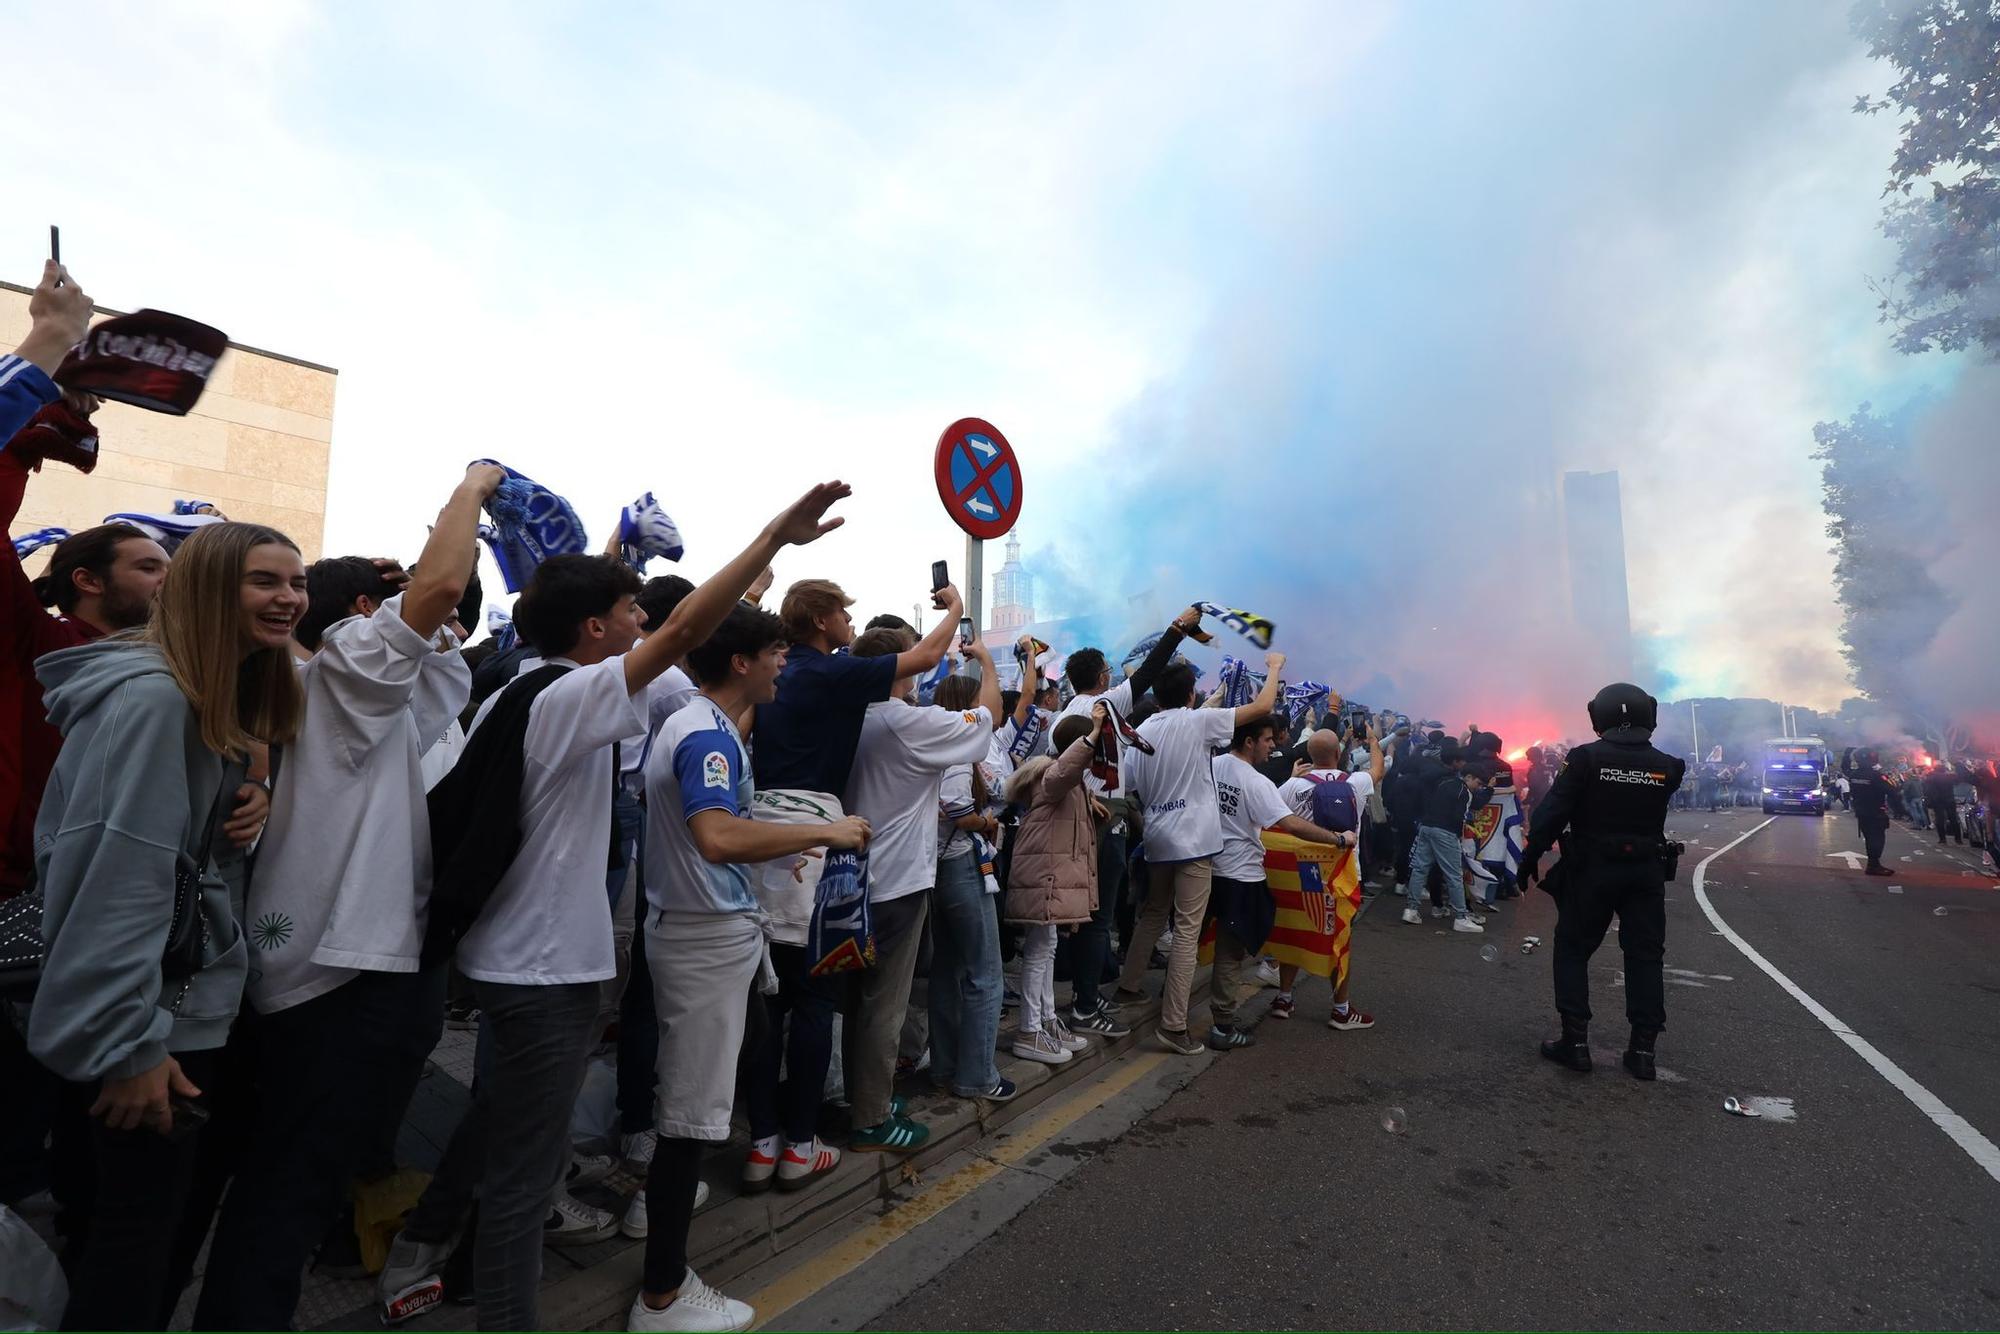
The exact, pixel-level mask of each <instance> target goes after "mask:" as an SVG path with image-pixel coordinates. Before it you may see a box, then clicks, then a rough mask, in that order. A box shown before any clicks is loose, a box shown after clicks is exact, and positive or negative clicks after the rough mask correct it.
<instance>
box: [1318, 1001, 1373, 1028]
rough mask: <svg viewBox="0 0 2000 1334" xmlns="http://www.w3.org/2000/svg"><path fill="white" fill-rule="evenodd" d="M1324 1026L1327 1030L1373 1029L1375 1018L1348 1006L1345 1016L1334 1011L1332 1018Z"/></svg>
mask: <svg viewBox="0 0 2000 1334" xmlns="http://www.w3.org/2000/svg"><path fill="white" fill-rule="evenodd" d="M1326 1026H1327V1027H1328V1028H1339V1029H1350V1028H1373V1027H1375V1016H1374V1015H1372V1014H1367V1013H1365V1012H1363V1011H1361V1010H1357V1009H1355V1008H1353V1007H1352V1006H1349V1007H1348V1010H1347V1013H1346V1014H1342V1013H1341V1012H1340V1011H1338V1010H1335V1011H1334V1012H1333V1017H1332V1018H1331V1019H1329V1020H1327V1021H1326Z"/></svg>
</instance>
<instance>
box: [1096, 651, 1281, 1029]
mask: <svg viewBox="0 0 2000 1334" xmlns="http://www.w3.org/2000/svg"><path fill="white" fill-rule="evenodd" d="M1284 665H1285V655H1284V654H1282V653H1271V654H1267V655H1265V658H1264V668H1265V677H1264V688H1263V690H1261V691H1259V692H1258V694H1257V698H1255V699H1253V700H1251V701H1250V702H1249V703H1248V704H1245V705H1243V706H1241V707H1240V708H1235V709H1196V708H1191V707H1189V706H1190V705H1192V704H1193V703H1194V682H1195V674H1194V668H1193V667H1191V666H1189V665H1188V664H1186V663H1178V662H1177V663H1172V664H1169V665H1168V666H1167V667H1166V669H1165V670H1163V671H1162V672H1161V673H1160V678H1159V680H1157V681H1155V682H1154V683H1153V698H1154V700H1155V701H1157V702H1158V704H1159V706H1160V711H1159V712H1158V713H1156V714H1154V715H1153V716H1152V717H1150V718H1148V719H1147V720H1146V721H1145V722H1143V723H1141V724H1140V725H1139V735H1140V737H1142V738H1143V739H1144V740H1145V741H1146V742H1147V743H1148V744H1150V745H1151V746H1152V748H1153V753H1152V754H1150V755H1148V754H1145V753H1144V752H1141V753H1139V754H1135V755H1132V756H1130V757H1129V760H1128V765H1127V768H1128V772H1129V774H1130V776H1131V780H1132V788H1133V790H1134V791H1135V792H1137V793H1138V801H1139V806H1140V810H1141V811H1142V812H1143V814H1144V819H1145V822H1146V843H1145V847H1146V866H1147V873H1148V875H1149V876H1150V877H1151V881H1152V883H1151V884H1150V885H1149V886H1148V893H1147V897H1146V906H1145V911H1143V912H1142V913H1140V914H1139V920H1138V922H1137V924H1136V925H1135V926H1134V928H1133V935H1132V940H1131V942H1130V946H1129V948H1127V950H1126V951H1125V969H1124V972H1123V973H1122V974H1121V975H1120V976H1119V979H1118V985H1119V988H1120V989H1121V990H1124V991H1137V990H1139V988H1140V985H1141V984H1142V983H1143V982H1144V981H1145V978H1146V964H1147V960H1148V953H1149V951H1148V949H1147V945H1148V942H1150V941H1154V940H1158V939H1159V938H1160V932H1161V931H1162V930H1164V929H1165V928H1166V926H1167V923H1168V920H1169V918H1171V919H1172V922H1173V928H1174V948H1173V953H1172V954H1171V955H1170V956H1169V957H1168V960H1167V981H1166V988H1165V990H1164V991H1163V992H1162V993H1161V995H1160V1026H1159V1029H1158V1032H1157V1036H1158V1038H1159V1039H1160V1041H1161V1042H1162V1043H1163V1044H1165V1046H1166V1048H1167V1050H1168V1051H1171V1052H1175V1053H1178V1054H1179V1055H1182V1056H1194V1055H1197V1054H1199V1053H1200V1051H1201V1048H1202V1044H1201V1042H1200V1041H1199V1040H1197V1039H1195V1038H1193V1037H1190V1036H1189V1035H1188V1031H1187V1013H1188V992H1189V989H1190V988H1191V987H1192V986H1193V985H1194V965H1195V957H1196V955H1198V954H1199V953H1200V952H1201V924H1202V920H1203V918H1205V917H1206V916H1207V914H1208V895H1209V888H1210V882H1211V880H1212V879H1213V877H1214V874H1215V861H1214V858H1215V854H1216V853H1218V852H1220V851H1221V850H1222V818H1221V813H1220V807H1219V804H1218V802H1217V798H1216V795H1215V771H1214V767H1213V765H1212V764H1211V763H1210V761H1211V760H1212V759H1213V758H1214V755H1215V752H1217V751H1219V750H1222V749H1225V748H1226V747H1227V746H1228V745H1229V743H1230V740H1231V738H1232V737H1234V736H1235V734H1236V729H1237V728H1238V727H1241V726H1242V725H1243V724H1245V723H1248V722H1254V721H1255V720H1257V719H1259V718H1263V717H1266V716H1268V715H1269V714H1270V712H1271V709H1272V707H1273V706H1274V705H1276V703H1277V702H1278V673H1279V672H1280V671H1282V670H1283V668H1284Z"/></svg>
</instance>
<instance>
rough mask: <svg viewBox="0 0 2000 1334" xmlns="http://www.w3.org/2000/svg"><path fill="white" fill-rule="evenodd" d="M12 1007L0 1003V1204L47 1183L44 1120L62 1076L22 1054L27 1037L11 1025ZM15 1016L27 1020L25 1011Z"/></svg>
mask: <svg viewBox="0 0 2000 1334" xmlns="http://www.w3.org/2000/svg"><path fill="white" fill-rule="evenodd" d="M11 1008H12V1007H7V1008H6V1009H0V1089H5V1090H6V1091H7V1092H6V1100H7V1101H6V1110H5V1111H4V1112H0V1204H13V1203H15V1202H16V1201H19V1200H23V1199H26V1198H27V1197H28V1196H30V1195H33V1194H35V1193H36V1192H37V1191H41V1190H46V1189H48V1185H49V1151H48V1142H49V1125H50V1122H51V1121H52V1120H53V1119H54V1118H55V1114H56V1094H57V1091H58V1090H59V1089H60V1088H61V1087H62V1080H60V1079H58V1078H57V1077H56V1076H55V1074H54V1072H53V1071H51V1070H50V1069H49V1068H48V1067H47V1066H45V1065H43V1064H42V1063H41V1062H40V1061H38V1060H36V1059H35V1058H34V1057H33V1056H30V1055H29V1054H28V1040H27V1038H26V1037H24V1036H23V1035H22V1033H21V1030H20V1028H18V1027H16V1025H15V1019H14V1016H13V1014H11V1013H10V1012H9V1011H10V1010H11ZM20 1022H21V1023H23V1024H25V1023H26V1022H27V1012H26V1011H25V1010H24V1011H22V1013H21V1019H20Z"/></svg>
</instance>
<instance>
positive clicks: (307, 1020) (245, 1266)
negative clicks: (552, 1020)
mask: <svg viewBox="0 0 2000 1334" xmlns="http://www.w3.org/2000/svg"><path fill="white" fill-rule="evenodd" d="M444 997H445V973H444V969H443V968H441V967H433V968H431V969H429V970H427V971H425V972H421V973H361V974H359V975H358V976H356V977H355V978H354V979H353V980H352V981H349V982H345V983H343V984H342V985H340V986H339V987H336V988H335V989H334V990H332V991H329V992H327V993H326V994H325V995H323V996H316V997H314V998H313V999H312V1000H309V1001H306V1002H305V1003H303V1004H301V1005H295V1006H293V1007H291V1008H290V1009H286V1010H280V1011H278V1012H277V1013H276V1014H271V1015H258V1014H255V1013H253V1012H250V1011H247V1010H246V1011H245V1012H244V1014H243V1015H242V1016H241V1017H239V1018H238V1020H237V1032H236V1033H235V1034H233V1035H232V1037H231V1044H230V1045H231V1047H232V1048H237V1047H238V1046H239V1044H247V1050H243V1051H241V1052H240V1054H241V1055H242V1056H243V1057H245V1058H246V1061H247V1067H248V1069H247V1072H246V1073H247V1082H248V1086H249V1094H248V1098H247V1101H246V1102H245V1103H244V1104H243V1107H242V1111H243V1112H244V1113H245V1115H243V1116H241V1117H232V1118H231V1125H230V1129H231V1130H232V1131H233V1132H234V1134H235V1135H236V1136H239V1137H240V1138H239V1139H238V1142H237V1144H236V1146H235V1147H236V1153H235V1155H234V1158H233V1161H227V1162H224V1163H221V1164H217V1165H216V1166H215V1167H213V1168H205V1170H204V1172H203V1177H204V1178H205V1180H204V1182H203V1183H202V1186H201V1187H200V1188H198V1192H197V1193H198V1194H201V1195H204V1196H206V1199H205V1200H204V1201H203V1202H204V1203H212V1201H213V1199H214V1196H215V1194H216V1192H217V1191H218V1188H219V1187H220V1185H221V1182H220V1181H217V1180H216V1179H215V1173H216V1169H217V1168H219V1169H220V1175H222V1176H223V1177H225V1178H227V1177H231V1176H233V1178H234V1180H233V1181H231V1182H230V1184H229V1187H228V1195H227V1198H226V1199H225V1200H224V1201H223V1203H222V1209H221V1217H220V1219H219V1221H218V1222H217V1225H216V1231H215V1241H214V1243H213V1245H212V1247H211V1249H210V1251H209V1258H208V1266H207V1268H206V1270H205V1271H204V1278H203V1280H202V1288H201V1299H200V1301H199V1302H198V1303H197V1304H196V1306H195V1328H197V1329H284V1328H286V1327H287V1326H289V1325H290V1323H291V1321H292V1317H293V1315H294V1313H295V1311H296V1308H297V1307H298V1303H299V1288H300V1283H301V1280H302V1276H303V1274H304V1271H305V1267H306V1262H307V1261H308V1260H310V1259H311V1258H312V1253H313V1251H314V1249H315V1248H316V1247H317V1246H318V1245H319V1243H320V1241H321V1239H322V1238H324V1237H325V1236H326V1231H327V1224H328V1223H329V1222H330V1221H331V1220H332V1218H333V1217H334V1215H335V1214H337V1213H338V1212H339V1211H340V1208H341V1205H342V1203H343V1202H344V1201H345V1200H346V1198H347V1190H348V1186H349V1183H350V1182H351V1181H352V1179H353V1177H354V1175H355V1173H356V1171H357V1170H358V1169H359V1168H360V1166H361V1165H362V1161H363V1159H364V1158H365V1157H366V1156H367V1154H368V1152H369V1150H370V1149H371V1148H372V1147H374V1145H375V1144H376V1142H377V1141H378V1139H379V1138H380V1136H381V1130H382V1127H383V1126H384V1125H385V1124H387V1125H390V1126H393V1125H395V1124H397V1123H399V1122H400V1121H401V1120H402V1116H403V1112H404V1110H405V1107H406V1105H407V1104H408V1102H409V1095H410V1091H411V1090H412V1089H413V1088H414V1087H415V1083H416V1077H418V1076H421V1074H422V1072H423V1068H424V1062H425V1060H426V1059H427V1058H428V1057H429V1055H430V1052H431V1049H432V1048H433V1047H435V1046H436V1045H437V1040H438V1036H439V1033H440V1032H441V1030H442V1029H443V1027H444ZM189 1224H190V1235H186V1236H184V1238H183V1254H191V1253H192V1252H191V1249H190V1248H189V1246H188V1243H189V1242H191V1243H192V1246H193V1247H197V1248H198V1247H199V1245H200V1240H201V1236H200V1234H201V1232H202V1231H205V1230H206V1225H207V1218H206V1217H205V1216H203V1217H195V1216H193V1215H192V1214H190V1217H189Z"/></svg>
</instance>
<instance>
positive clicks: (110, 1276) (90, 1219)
mask: <svg viewBox="0 0 2000 1334" xmlns="http://www.w3.org/2000/svg"><path fill="white" fill-rule="evenodd" d="M220 1056H221V1053H220V1052H219V1051H191V1052H178V1053H176V1054H175V1056H174V1059H175V1060H177V1061H179V1062H180V1067H181V1072H182V1073H183V1074H185V1075H186V1076H187V1077H188V1078H189V1079H190V1080H191V1081H193V1083H194V1085H195V1087H196V1088H199V1089H200V1090H201V1091H202V1096H201V1097H200V1098H198V1099H196V1100H195V1101H196V1102H197V1103H199V1104H200V1105H202V1106H203V1107H210V1106H212V1105H213V1101H212V1100H213V1097H214V1093H213V1089H212V1087H211V1085H212V1084H213V1083H214V1080H213V1078H212V1076H213V1074H214V1072H215V1071H216V1070H217V1068H218V1066H219V1064H220ZM99 1087H100V1085H99V1084H98V1083H96V1082H95V1081H93V1082H91V1083H88V1084H70V1083H65V1084H64V1085H63V1086H62V1090H61V1093H60V1095H59V1098H58V1109H57V1112H56V1121H55V1126H54V1132H53V1135H52V1138H51V1143H50V1148H51V1175H52V1177H53V1189H54V1191H55V1196H56V1202H57V1204H58V1206H59V1208H60V1212H59V1213H58V1214H57V1218H56V1227H57V1230H58V1231H59V1232H61V1234H62V1236H63V1238H64V1243H65V1244H64V1247H63V1254H62V1266H63V1270H64V1272H65V1273H66V1274H67V1275H68V1276H69V1308H68V1309H67V1310H66V1311H64V1312H63V1324H62V1327H63V1328H64V1329H165V1328H166V1327H167V1320H168V1318H169V1317H171V1316H172V1315H173V1311H174V1304H175V1302H176V1301H177V1300H179V1297H180V1290H179V1288H178V1287H177V1286H171V1285H170V1282H169V1274H170V1272H171V1271H172V1269H173V1264H174V1234H175V1226H176V1224H177V1223H178V1222H179V1221H180V1218H181V1215H182V1213H183V1212H184V1211H185V1210H186V1208H187V1201H188V1191H189V1188H190V1186H191V1185H192V1183H193V1181H194V1173H195V1160H196V1156H197V1154H198V1152H199V1151H200V1147H201V1141H202V1139H203V1137H204V1136H205V1135H206V1134H208V1131H207V1130H205V1129H196V1130H193V1131H183V1132H182V1133H178V1134H174V1135H171V1136H169V1135H162V1134H161V1133H160V1132H159V1131H157V1130H151V1129H146V1128H143V1127H142V1128H140V1129H138V1130H107V1129H105V1127H104V1123H103V1122H102V1121H101V1120H97V1119H94V1118H93V1117H91V1115H90V1105H91V1104H92V1103H93V1102H95V1101H96V1100H97V1094H98V1089H99Z"/></svg>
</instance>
